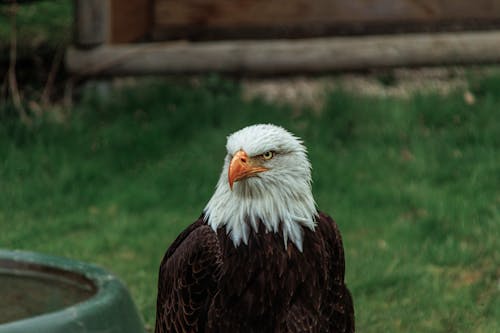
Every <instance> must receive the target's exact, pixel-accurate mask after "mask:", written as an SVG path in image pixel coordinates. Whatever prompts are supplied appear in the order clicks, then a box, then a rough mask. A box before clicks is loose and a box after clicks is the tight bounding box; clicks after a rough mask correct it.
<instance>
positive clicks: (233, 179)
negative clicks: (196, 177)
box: [204, 124, 316, 251]
mask: <svg viewBox="0 0 500 333" xmlns="http://www.w3.org/2000/svg"><path fill="white" fill-rule="evenodd" d="M226 149H227V155H226V157H225V159H224V166H223V168H222V174H221V176H220V178H219V181H218V183H217V187H216V190H215V192H214V194H213V196H212V198H211V199H210V201H209V202H208V204H207V206H206V207H205V210H204V213H205V215H204V216H205V220H206V221H207V223H208V224H209V225H210V226H211V227H212V228H213V229H214V230H217V229H218V228H220V227H222V226H225V227H226V231H227V232H228V234H230V237H231V239H232V241H233V243H234V245H235V246H239V244H240V243H241V241H243V242H244V243H245V244H247V242H248V237H249V234H250V232H252V231H253V232H255V233H257V232H258V229H259V224H260V223H262V224H263V225H264V227H265V230H266V231H267V232H280V231H281V232H282V233H283V239H284V246H285V247H287V244H288V240H290V241H291V242H292V243H293V244H295V246H296V247H297V248H298V249H299V250H300V251H302V236H303V230H302V228H304V227H305V228H309V229H314V226H315V215H316V207H315V203H314V198H313V196H312V192H311V164H310V163H309V160H308V158H307V150H306V148H305V146H304V145H303V143H302V141H301V140H300V139H299V138H298V137H296V136H295V135H293V134H291V133H290V132H288V131H287V130H285V129H284V128H282V127H279V126H275V125H270V124H266V125H252V126H248V127H245V128H243V129H241V130H239V131H237V132H235V133H233V134H231V135H230V136H229V137H228V139H227V145H226Z"/></svg>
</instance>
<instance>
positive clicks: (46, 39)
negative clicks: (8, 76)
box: [0, 0, 73, 60]
mask: <svg viewBox="0 0 500 333" xmlns="http://www.w3.org/2000/svg"><path fill="white" fill-rule="evenodd" d="M11 17H12V13H11V6H10V5H7V4H3V5H0V50H1V51H2V52H1V55H0V60H4V59H7V58H8V54H9V53H8V51H7V50H8V49H9V45H10V34H11V32H12V21H11ZM72 18H73V12H72V2H71V1H70V0H44V1H35V2H33V3H29V4H20V5H18V10H17V15H16V26H17V45H18V52H19V55H18V56H19V57H23V56H25V55H28V54H30V53H31V52H36V51H37V50H38V49H39V48H41V47H43V48H49V49H56V48H58V47H60V46H61V45H67V44H68V43H69V40H70V38H71V33H72V26H71V21H72Z"/></svg>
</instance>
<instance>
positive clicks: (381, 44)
mask: <svg viewBox="0 0 500 333" xmlns="http://www.w3.org/2000/svg"><path fill="white" fill-rule="evenodd" d="M499 40H500V31H487V32H462V33H439V34H405V35H387V36H366V37H335V38H317V39H295V40H265V41H218V42H198V43H189V42H169V43H148V44H134V45H115V46H102V47H99V48H96V49H92V50H89V51H82V50H78V49H74V48H70V49H69V50H68V53H67V67H68V69H69V71H70V72H73V73H77V74H80V75H115V74H127V75H128V74H160V73H165V74H176V73H203V72H221V73H252V74H277V73H298V72H301V73H325V72H329V71H339V70H359V69H367V68H376V67H394V66H423V65H450V64H477V63H491V62H499V61H500V43H499V42H498V41H499Z"/></svg>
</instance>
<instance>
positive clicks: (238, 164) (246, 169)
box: [228, 150, 269, 190]
mask: <svg viewBox="0 0 500 333" xmlns="http://www.w3.org/2000/svg"><path fill="white" fill-rule="evenodd" d="M267 170H269V169H267V168H265V167H263V166H261V165H258V164H257V161H256V160H255V159H253V158H251V157H248V155H247V153H246V152H245V151H243V150H239V151H238V152H237V153H236V154H234V156H233V159H232V160H231V163H230V164H229V174H228V179H229V187H230V188H231V190H232V189H233V184H234V182H237V181H238V180H241V179H244V178H248V177H252V176H255V175H256V174H257V173H259V172H263V171H267Z"/></svg>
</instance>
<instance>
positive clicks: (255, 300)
mask: <svg viewBox="0 0 500 333" xmlns="http://www.w3.org/2000/svg"><path fill="white" fill-rule="evenodd" d="M226 148H227V155H226V157H225V160H224V166H223V168H222V174H221V176H220V179H219V181H218V183H217V186H216V189H215V193H214V194H213V196H212V198H211V199H210V200H209V201H208V204H207V205H206V207H205V209H204V210H203V213H202V214H201V216H200V217H199V218H198V220H196V221H195V222H194V223H193V224H191V225H190V226H189V227H187V229H185V230H184V231H183V232H182V233H181V234H180V235H179V236H178V237H177V239H176V240H175V241H174V242H173V243H172V244H171V245H170V247H169V248H168V250H167V252H166V253H165V256H164V258H163V260H162V262H161V265H160V273H159V280H158V297H157V310H156V327H155V332H156V333H164V332H231V333H234V332H331V333H333V332H354V308H353V303H352V298H351V295H350V293H349V290H348V289H347V287H346V285H345V283H344V271H345V268H344V249H343V246H342V239H341V236H340V232H339V229H338V227H337V224H336V223H335V222H334V221H333V220H332V219H331V218H330V217H329V216H328V215H326V214H324V213H322V212H320V211H318V210H317V209H316V205H315V201H314V198H313V196H312V192H311V165H310V163H309V160H308V158H307V152H306V148H305V146H304V145H303V143H302V141H301V140H300V139H299V138H298V137H296V136H294V135H293V134H291V133H290V132H288V131H287V130H285V129H283V128H281V127H278V126H275V125H253V126H249V127H245V128H243V129H241V130H239V131H237V132H235V133H233V134H232V135H230V136H229V137H228V139H227V145H226Z"/></svg>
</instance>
